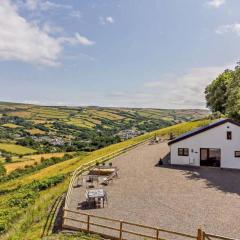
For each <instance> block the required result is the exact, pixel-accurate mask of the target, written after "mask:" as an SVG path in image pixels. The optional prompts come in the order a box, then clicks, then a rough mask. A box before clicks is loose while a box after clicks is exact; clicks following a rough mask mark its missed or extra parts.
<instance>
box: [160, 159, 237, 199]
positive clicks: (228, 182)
mask: <svg viewBox="0 0 240 240" xmlns="http://www.w3.org/2000/svg"><path fill="white" fill-rule="evenodd" d="M159 167H162V168H169V169H173V170H174V169H175V170H180V171H182V172H183V175H184V176H185V177H186V178H187V179H189V180H194V181H199V180H205V182H206V185H207V187H209V188H216V189H218V190H221V191H223V192H226V193H235V194H238V195H240V170H230V169H221V168H214V167H194V166H177V165H170V164H165V165H164V164H163V165H162V166H159Z"/></svg>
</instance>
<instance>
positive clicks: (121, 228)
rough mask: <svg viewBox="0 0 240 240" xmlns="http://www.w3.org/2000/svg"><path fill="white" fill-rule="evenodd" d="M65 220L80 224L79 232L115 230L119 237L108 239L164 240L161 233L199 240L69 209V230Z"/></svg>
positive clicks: (194, 237)
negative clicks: (133, 237)
mask: <svg viewBox="0 0 240 240" xmlns="http://www.w3.org/2000/svg"><path fill="white" fill-rule="evenodd" d="M68 212H69V213H71V214H72V213H74V214H76V215H78V216H82V217H85V220H80V219H77V218H75V217H69V216H67V213H68ZM76 215H75V216H76ZM95 219H100V220H106V221H105V223H104V224H103V223H98V222H94V220H95ZM65 220H70V221H74V222H77V223H79V225H78V226H76V225H75V227H73V228H74V229H75V230H77V229H78V230H81V231H85V232H88V233H96V232H97V231H96V230H92V227H94V226H95V227H99V228H103V229H108V230H113V231H115V232H117V235H116V234H112V235H108V237H109V238H110V239H120V240H122V239H124V238H123V234H124V233H125V234H129V235H134V236H138V237H143V238H147V239H156V240H160V239H161V240H163V238H162V237H161V233H169V234H172V235H173V236H181V237H184V238H189V239H198V238H197V237H198V236H197V235H191V234H186V233H181V232H176V231H170V230H167V229H163V228H156V227H152V226H147V225H143V224H138V223H133V222H128V221H121V220H118V219H113V218H108V217H102V216H96V215H91V214H86V213H82V212H77V211H72V210H68V209H65V210H64V216H63V228H69V225H67V224H66V221H65ZM107 222H108V223H107ZM82 224H83V225H84V226H83V225H82ZM113 224H117V227H116V226H113ZM129 226H133V227H137V228H139V230H140V231H136V230H135V231H133V230H130V229H129ZM70 228H71V226H70ZM145 229H147V230H149V231H153V232H152V233H153V234H152V235H150V234H147V233H146V234H145V233H143V232H142V230H145ZM98 233H100V232H98ZM199 240H202V239H199Z"/></svg>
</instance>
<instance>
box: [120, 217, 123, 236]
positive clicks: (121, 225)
mask: <svg viewBox="0 0 240 240" xmlns="http://www.w3.org/2000/svg"><path fill="white" fill-rule="evenodd" d="M122 228H123V222H122V221H120V229H119V230H120V231H119V239H120V240H122Z"/></svg>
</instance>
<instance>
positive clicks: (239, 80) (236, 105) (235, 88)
mask: <svg viewBox="0 0 240 240" xmlns="http://www.w3.org/2000/svg"><path fill="white" fill-rule="evenodd" d="M227 95H228V100H227V114H228V116H229V117H231V118H234V119H237V120H240V66H239V65H238V66H237V67H236V68H235V71H234V75H233V79H232V81H231V82H230V84H229V86H228V93H227Z"/></svg>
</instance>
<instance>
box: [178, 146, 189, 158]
mask: <svg viewBox="0 0 240 240" xmlns="http://www.w3.org/2000/svg"><path fill="white" fill-rule="evenodd" d="M188 155H189V149H188V148H179V149H178V156H188Z"/></svg>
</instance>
